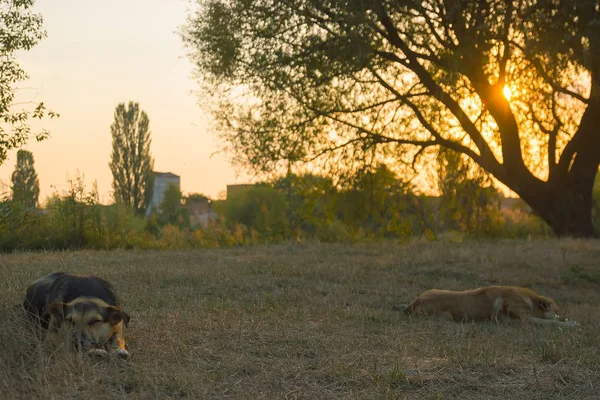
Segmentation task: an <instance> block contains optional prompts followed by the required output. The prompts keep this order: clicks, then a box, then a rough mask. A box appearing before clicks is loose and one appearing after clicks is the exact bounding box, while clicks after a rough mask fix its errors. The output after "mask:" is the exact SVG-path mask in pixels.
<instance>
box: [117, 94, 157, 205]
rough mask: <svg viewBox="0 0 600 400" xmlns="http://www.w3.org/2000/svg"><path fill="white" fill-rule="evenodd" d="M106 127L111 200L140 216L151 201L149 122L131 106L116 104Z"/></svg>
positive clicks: (144, 114) (136, 108) (144, 115)
mask: <svg viewBox="0 0 600 400" xmlns="http://www.w3.org/2000/svg"><path fill="white" fill-rule="evenodd" d="M114 117H115V120H114V122H113V124H112V125H111V126H110V132H111V134H112V141H113V150H112V156H111V161H110V164H109V165H110V170H111V171H112V174H113V190H114V197H115V200H116V201H118V202H122V203H124V204H126V205H127V206H129V207H132V208H133V209H134V210H135V211H136V212H137V213H139V214H143V213H144V212H145V211H146V208H147V207H148V204H150V201H151V199H152V191H153V188H154V174H153V172H152V170H153V168H154V160H153V158H152V155H151V153H150V143H151V140H150V119H149V118H148V115H147V114H146V113H145V112H144V111H143V110H141V109H140V105H139V104H138V103H135V102H129V104H128V105H127V106H125V103H120V104H119V105H118V106H117V108H116V109H115V115H114Z"/></svg>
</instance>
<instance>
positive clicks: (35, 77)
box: [0, 0, 248, 203]
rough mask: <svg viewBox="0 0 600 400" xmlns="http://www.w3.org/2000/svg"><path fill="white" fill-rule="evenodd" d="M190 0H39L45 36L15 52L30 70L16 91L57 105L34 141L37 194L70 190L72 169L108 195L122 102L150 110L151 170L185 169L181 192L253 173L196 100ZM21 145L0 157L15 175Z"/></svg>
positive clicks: (104, 198)
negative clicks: (114, 127)
mask: <svg viewBox="0 0 600 400" xmlns="http://www.w3.org/2000/svg"><path fill="white" fill-rule="evenodd" d="M188 7H189V2H188V1H186V0H105V1H95V0H37V2H36V6H35V9H36V10H37V12H39V13H41V14H42V15H43V17H44V21H45V22H44V25H45V28H46V30H47V32H48V37H47V38H46V39H44V40H43V41H42V42H41V43H40V44H39V45H38V46H36V47H34V48H33V49H32V50H31V51H29V52H24V53H22V54H20V55H19V59H20V62H21V65H22V66H23V67H24V69H25V70H26V71H27V73H28V74H29V75H30V77H31V79H30V81H29V82H26V83H24V84H22V85H21V86H22V87H23V89H21V90H20V91H19V97H20V100H35V101H36V102H37V101H43V102H44V103H45V104H46V106H47V107H48V108H50V109H52V110H54V111H56V112H58V113H59V114H60V118H58V119H56V120H49V119H46V120H43V121H42V122H41V125H39V124H38V123H36V124H35V125H34V126H42V127H45V128H47V129H49V130H50V131H51V134H52V136H51V137H50V139H48V140H46V141H44V142H41V143H36V142H35V140H33V141H31V142H30V143H29V144H28V145H27V146H25V147H24V148H25V149H27V150H30V151H32V152H33V154H34V157H35V166H36V170H37V172H38V176H39V180H40V191H41V194H40V201H43V200H44V199H45V198H46V196H48V195H50V194H51V193H52V192H53V191H54V190H58V191H59V192H61V191H63V190H65V189H66V188H67V187H68V185H67V178H68V177H72V178H73V177H75V175H76V174H77V172H79V173H80V174H83V175H84V177H85V182H86V183H87V184H88V186H89V185H91V183H92V181H94V180H96V181H97V182H98V188H99V192H100V200H101V202H103V203H108V202H110V201H111V197H110V191H111V182H112V175H111V172H110V169H109V167H108V163H109V161H110V153H111V136H110V125H111V123H112V121H113V112H114V109H115V107H116V105H117V104H118V103H120V102H128V101H130V100H133V101H137V102H139V103H140V107H141V108H142V109H143V110H145V111H146V113H147V114H148V116H149V118H150V129H151V132H152V135H151V137H152V148H151V151H152V155H153V156H154V160H155V170H157V171H160V172H173V173H175V174H177V175H180V176H181V189H182V191H183V192H184V193H192V192H201V193H204V194H207V195H209V196H211V197H216V196H217V195H218V193H219V192H221V191H223V190H225V187H226V184H228V183H243V182H246V181H248V179H247V177H245V176H244V175H243V174H242V175H240V176H236V171H234V169H233V168H232V167H231V166H230V165H229V163H228V162H227V159H226V156H224V155H222V154H218V155H214V156H213V157H211V154H213V153H214V152H215V151H216V150H217V149H218V148H219V147H220V142H219V140H218V139H217V137H216V135H215V134H213V133H211V129H210V126H209V125H210V124H209V117H208V116H207V115H206V114H205V113H204V112H203V111H202V109H201V107H200V106H198V98H199V96H198V94H197V89H198V85H197V83H196V82H195V81H194V79H193V78H192V72H193V67H192V65H191V63H190V62H189V61H188V59H187V58H186V56H185V49H184V48H183V45H182V42H181V40H180V38H179V36H178V35H177V31H178V29H179V27H180V26H181V25H182V24H183V23H184V21H185V18H186V16H187V12H186V11H187V8H188ZM15 154H16V151H13V152H11V154H10V157H9V159H8V160H7V161H5V162H4V164H2V166H0V180H1V181H2V182H3V183H4V184H9V183H10V175H11V173H12V171H13V169H14V164H15Z"/></svg>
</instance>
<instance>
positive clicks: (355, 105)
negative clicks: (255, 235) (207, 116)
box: [183, 0, 600, 236]
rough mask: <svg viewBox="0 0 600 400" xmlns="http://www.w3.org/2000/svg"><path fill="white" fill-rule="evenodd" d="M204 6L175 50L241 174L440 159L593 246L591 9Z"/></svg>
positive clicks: (595, 59)
mask: <svg viewBox="0 0 600 400" xmlns="http://www.w3.org/2000/svg"><path fill="white" fill-rule="evenodd" d="M198 3H199V9H198V11H197V12H196V13H195V14H194V15H192V16H191V17H190V19H189V20H188V23H187V26H186V27H185V29H184V32H183V38H184V41H185V42H186V44H187V45H188V47H189V49H190V56H191V58H192V60H193V61H194V62H195V63H196V65H197V68H198V72H199V73H200V74H201V76H202V82H204V83H205V84H206V89H207V90H210V91H212V93H213V94H216V95H217V96H216V97H215V98H216V100H217V106H218V107H216V112H215V115H216V118H217V121H219V122H220V128H221V129H220V133H221V135H222V137H224V138H225V140H226V143H227V149H228V150H230V151H232V152H234V153H235V154H236V155H238V156H239V157H238V160H239V162H241V163H243V164H245V165H249V166H251V167H254V168H255V169H256V170H258V171H261V172H270V171H274V170H278V169H279V170H280V169H281V168H282V167H283V168H285V166H286V165H288V163H306V162H311V163H315V162H320V163H321V165H322V166H324V167H327V166H330V167H332V166H338V165H340V164H341V163H344V162H345V163H346V165H351V164H352V163H356V162H357V160H358V161H362V160H371V161H372V160H373V159H375V160H380V161H385V162H388V163H398V162H403V163H406V164H408V165H411V164H412V165H413V166H414V167H415V168H418V167H419V166H421V167H423V166H425V165H426V164H430V165H431V164H433V163H432V160H434V157H435V154H436V153H437V151H438V149H439V148H446V149H449V150H451V151H454V152H458V153H461V154H463V155H465V156H467V157H469V158H470V159H471V160H473V161H474V162H476V163H477V164H479V165H480V166H481V167H482V168H484V169H485V170H486V171H487V172H488V173H490V174H492V175H493V176H494V177H495V178H496V179H497V180H498V181H500V182H502V183H504V184H505V185H506V186H508V187H509V188H510V189H512V190H513V191H514V192H516V193H517V194H519V195H520V196H521V197H522V198H523V199H524V200H525V201H526V202H527V203H528V204H529V205H530V206H531V207H532V208H533V209H534V210H535V211H536V212H537V213H538V214H539V215H540V216H541V217H542V218H543V219H544V220H545V221H546V222H547V223H548V224H549V225H550V227H551V228H552V229H553V231H554V232H555V233H556V234H557V235H573V236H592V235H593V233H594V230H593V226H592V218H591V210H592V186H593V182H594V177H595V176H596V173H597V171H598V166H599V164H600V129H599V127H600V90H599V88H600V86H599V82H600V12H599V7H598V5H597V4H596V2H595V1H590V0H570V1H566V0H524V1H516V0H515V1H491V0H482V1H471V0H453V1H449V0H432V1H426V2H424V1H420V0H419V1H411V0H407V1H396V0H394V1H392V0H366V1H365V0H337V1H322V0H290V1H281V2H265V1H245V0H208V1H204V0H203V1H198ZM507 95H510V96H507ZM508 97H510V98H508Z"/></svg>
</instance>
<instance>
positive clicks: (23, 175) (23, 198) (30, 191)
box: [11, 150, 40, 208]
mask: <svg viewBox="0 0 600 400" xmlns="http://www.w3.org/2000/svg"><path fill="white" fill-rule="evenodd" d="M11 189H12V201H13V202H15V203H19V204H22V205H23V206H24V207H25V208H36V207H37V203H38V197H39V195H40V182H39V180H38V176H37V173H36V172H35V168H34V166H33V154H32V153H31V152H30V151H26V150H19V151H18V152H17V164H16V165H15V171H14V172H13V174H12V187H11Z"/></svg>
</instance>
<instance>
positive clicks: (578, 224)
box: [538, 187, 595, 237]
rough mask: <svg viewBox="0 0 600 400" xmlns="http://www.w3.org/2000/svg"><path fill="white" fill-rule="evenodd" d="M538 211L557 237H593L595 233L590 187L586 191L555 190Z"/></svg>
mask: <svg viewBox="0 0 600 400" xmlns="http://www.w3.org/2000/svg"><path fill="white" fill-rule="evenodd" d="M587 192H589V193H587ZM538 211H539V213H540V216H541V217H542V218H543V219H544V221H546V222H547V223H548V225H550V228H552V231H553V232H554V233H555V234H556V236H558V237H566V236H568V237H593V236H594V234H595V232H594V226H593V224H592V188H591V187H590V189H589V190H588V191H586V193H581V192H578V191H575V190H569V189H567V188H565V189H563V190H558V191H555V193H553V194H550V195H549V196H548V198H547V199H546V204H544V206H543V207H542V208H541V209H540V210H538Z"/></svg>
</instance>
